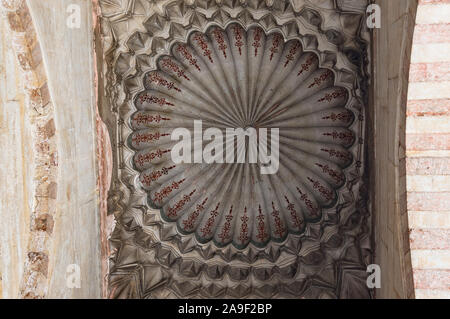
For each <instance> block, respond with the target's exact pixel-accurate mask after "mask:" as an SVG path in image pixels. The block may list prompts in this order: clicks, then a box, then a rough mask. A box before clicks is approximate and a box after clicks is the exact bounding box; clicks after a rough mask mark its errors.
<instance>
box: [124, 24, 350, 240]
mask: <svg viewBox="0 0 450 319" xmlns="http://www.w3.org/2000/svg"><path fill="white" fill-rule="evenodd" d="M335 77H336V73H335V71H334V70H332V69H330V68H326V67H323V66H321V65H320V58H319V56H318V55H317V54H316V53H314V52H312V51H308V50H307V49H305V48H303V46H302V44H301V42H300V41H298V40H289V41H286V40H285V38H284V37H283V35H282V34H281V33H278V32H277V31H275V32H271V33H269V34H267V33H266V32H265V31H264V30H263V29H262V28H260V27H256V26H253V27H250V28H249V29H248V30H245V29H244V28H243V27H242V26H241V25H239V24H236V23H234V24H230V25H228V27H227V28H226V29H225V30H224V29H221V28H219V27H215V26H214V27H211V28H209V29H208V31H207V32H205V33H200V32H197V31H196V32H193V33H191V34H190V36H189V38H188V41H187V43H180V42H177V43H175V44H174V45H173V46H172V48H171V54H170V55H164V56H161V57H160V58H159V59H158V61H157V68H156V70H154V71H151V72H149V73H147V74H146V75H145V79H144V86H145V91H142V92H140V93H139V94H137V96H136V98H135V106H136V108H137V111H136V112H135V113H134V114H133V116H132V117H131V127H132V128H133V133H132V134H131V135H130V136H129V145H130V146H131V147H132V148H133V149H134V150H135V155H134V157H133V164H134V168H135V169H136V170H138V171H139V172H140V175H139V180H140V184H141V186H142V188H143V189H145V191H146V192H147V194H148V195H147V198H148V203H149V205H150V206H151V207H153V208H158V209H160V212H161V217H162V218H163V220H164V221H165V222H167V223H176V225H177V227H178V230H179V232H180V233H182V234H185V235H186V234H191V233H192V234H195V237H196V238H197V240H198V241H199V242H200V243H206V242H209V241H213V242H214V243H215V244H216V245H217V246H218V247H223V246H226V245H229V244H233V245H234V246H235V247H236V248H238V249H241V248H244V247H246V246H247V245H248V244H249V243H252V244H254V245H255V246H257V247H264V246H266V245H267V244H268V243H269V242H270V241H275V242H281V241H283V240H285V239H286V237H287V235H288V234H289V233H293V234H301V233H303V232H304V230H305V227H306V225H307V223H311V222H313V223H314V222H317V221H319V220H320V219H321V217H322V212H323V209H325V208H327V207H331V206H333V205H334V204H335V203H336V201H337V198H338V194H339V191H340V188H341V187H342V186H343V184H344V182H345V179H346V177H345V174H344V171H343V170H344V169H345V168H346V167H347V166H348V165H350V164H351V163H352V161H353V156H352V154H351V152H349V151H348V148H349V147H350V146H351V145H352V144H353V143H354V141H355V136H354V133H353V132H352V130H350V129H349V126H350V125H351V124H352V122H353V120H354V114H353V112H351V111H350V110H349V109H348V108H347V107H346V106H347V104H348V100H349V91H348V90H347V89H346V88H344V87H342V86H338V85H335V82H336V81H335ZM194 120H201V121H202V123H203V129H204V130H205V129H207V128H218V129H220V130H223V131H225V130H226V128H243V129H246V128H249V127H251V128H254V129H255V130H258V129H260V128H267V130H268V131H270V130H271V129H275V128H277V129H279V168H278V171H277V172H276V173H275V174H267V175H266V174H261V172H260V165H261V164H260V163H256V164H255V163H248V162H246V163H211V164H207V163H204V162H201V163H200V162H199V163H192V164H189V163H181V164H177V163H174V162H173V161H172V158H171V149H172V147H173V146H174V144H175V143H176V141H172V140H171V133H172V131H173V129H174V128H180V127H182V128H187V129H188V130H190V131H191V132H192V136H194V132H193V130H194ZM195 139H196V138H195V137H194V141H193V142H194V144H195V142H199V141H198V140H197V141H196V140H195ZM204 144H205V141H203V146H204ZM268 144H269V145H270V143H268ZM247 146H248V145H247ZM192 152H194V151H192Z"/></svg>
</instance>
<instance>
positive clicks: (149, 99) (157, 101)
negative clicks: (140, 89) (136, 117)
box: [139, 93, 174, 106]
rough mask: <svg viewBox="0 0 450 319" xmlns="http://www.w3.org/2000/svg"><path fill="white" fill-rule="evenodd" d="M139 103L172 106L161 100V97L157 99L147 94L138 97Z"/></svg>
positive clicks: (163, 99)
mask: <svg viewBox="0 0 450 319" xmlns="http://www.w3.org/2000/svg"><path fill="white" fill-rule="evenodd" d="M139 102H141V103H144V102H147V103H153V104H159V105H161V106H164V105H170V106H174V105H173V104H172V103H169V102H167V101H166V99H165V98H163V97H162V98H159V97H156V96H153V95H150V94H148V93H145V94H142V95H140V96H139Z"/></svg>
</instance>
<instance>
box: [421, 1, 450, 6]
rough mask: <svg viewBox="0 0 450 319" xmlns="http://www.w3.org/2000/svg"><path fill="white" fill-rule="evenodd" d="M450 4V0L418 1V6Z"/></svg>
mask: <svg viewBox="0 0 450 319" xmlns="http://www.w3.org/2000/svg"><path fill="white" fill-rule="evenodd" d="M444 3H450V0H419V5H423V4H444Z"/></svg>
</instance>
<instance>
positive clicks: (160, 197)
mask: <svg viewBox="0 0 450 319" xmlns="http://www.w3.org/2000/svg"><path fill="white" fill-rule="evenodd" d="M185 180H186V179H185V178H183V179H181V180H179V181H178V182H172V184H171V185H169V186H166V187H164V188H163V189H162V190H161V191H160V192H156V193H155V197H154V200H153V201H154V202H158V203H161V202H162V200H163V199H164V198H166V197H167V196H169V195H170V193H172V191H173V190H174V189H178V188H180V185H181V184H183V182H184V181H185Z"/></svg>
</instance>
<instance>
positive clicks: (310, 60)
mask: <svg viewBox="0 0 450 319" xmlns="http://www.w3.org/2000/svg"><path fill="white" fill-rule="evenodd" d="M315 60H316V56H315V55H311V56H310V57H309V58H308V60H306V62H305V63H302V68H301V69H300V71H298V74H297V76H300V75H301V74H302V73H303V72H305V71H309V68H310V67H311V66H312V64H313V63H314V61H315Z"/></svg>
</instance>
